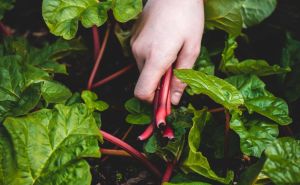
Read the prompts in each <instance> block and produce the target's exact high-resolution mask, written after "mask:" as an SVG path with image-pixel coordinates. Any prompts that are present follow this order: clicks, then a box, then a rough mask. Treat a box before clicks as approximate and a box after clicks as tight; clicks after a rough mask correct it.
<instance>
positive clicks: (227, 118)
mask: <svg viewBox="0 0 300 185" xmlns="http://www.w3.org/2000/svg"><path fill="white" fill-rule="evenodd" d="M229 129H230V114H229V111H228V110H227V109H225V132H224V160H225V169H226V170H227V167H228V166H227V165H228V163H227V162H228V151H229Z"/></svg>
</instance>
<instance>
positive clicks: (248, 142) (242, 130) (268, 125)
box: [230, 114, 279, 157]
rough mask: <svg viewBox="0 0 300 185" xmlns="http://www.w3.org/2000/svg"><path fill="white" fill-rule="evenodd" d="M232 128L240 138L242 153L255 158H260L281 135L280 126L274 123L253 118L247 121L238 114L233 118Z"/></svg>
mask: <svg viewBox="0 0 300 185" xmlns="http://www.w3.org/2000/svg"><path fill="white" fill-rule="evenodd" d="M252 117H253V116H252ZM230 128H231V129H232V130H234V131H235V132H236V133H237V134H238V135H239V136H240V147H241V151H242V152H243V153H244V154H246V155H249V156H254V157H260V156H261V154H262V152H263V151H264V150H265V149H266V148H267V147H268V146H269V145H270V144H271V143H272V142H273V141H274V140H275V139H276V137H277V136H278V134H279V130H278V126H277V125H276V124H274V123H272V122H268V121H265V120H263V119H258V118H257V119H256V118H252V119H251V117H249V119H247V118H244V117H241V116H239V115H238V114H234V115H233V116H232V118H231V120H230Z"/></svg>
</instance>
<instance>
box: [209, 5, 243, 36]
mask: <svg viewBox="0 0 300 185" xmlns="http://www.w3.org/2000/svg"><path fill="white" fill-rule="evenodd" d="M240 9H241V3H240V1H239V0H209V1H207V2H206V3H205V26H206V27H207V28H209V29H214V28H218V29H221V30H224V31H226V32H227V33H229V34H232V35H235V36H237V35H239V34H240V33H241V30H242V24H243V20H242V15H241V10H240Z"/></svg>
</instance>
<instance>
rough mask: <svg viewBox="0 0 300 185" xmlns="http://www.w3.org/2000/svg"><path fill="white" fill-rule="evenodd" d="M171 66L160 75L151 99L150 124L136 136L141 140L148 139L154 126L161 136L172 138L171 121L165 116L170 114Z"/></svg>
mask: <svg viewBox="0 0 300 185" xmlns="http://www.w3.org/2000/svg"><path fill="white" fill-rule="evenodd" d="M172 73H173V70H172V66H171V67H170V68H169V69H168V70H167V72H166V74H165V75H164V76H163V77H162V79H161V82H160V85H159V87H157V89H156V92H155V96H154V100H153V118H152V122H151V123H150V125H149V126H148V127H147V128H146V130H145V131H144V132H143V133H142V134H141V135H140V136H139V137H138V139H139V140H141V141H143V140H146V139H148V138H149V137H150V136H151V135H152V134H153V132H154V130H155V128H158V129H160V130H161V131H162V134H163V137H165V138H168V139H173V138H174V132H173V129H172V126H171V123H167V121H166V120H167V119H166V118H167V117H168V116H169V115H170V114H171V97H170V85H171V78H172Z"/></svg>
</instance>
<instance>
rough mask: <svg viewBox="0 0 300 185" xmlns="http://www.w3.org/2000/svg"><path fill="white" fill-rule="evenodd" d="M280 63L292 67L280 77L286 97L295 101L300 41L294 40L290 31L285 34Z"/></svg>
mask: <svg viewBox="0 0 300 185" xmlns="http://www.w3.org/2000/svg"><path fill="white" fill-rule="evenodd" d="M281 65H283V66H285V67H291V68H292V71H291V72H290V73H288V74H286V75H282V79H283V81H284V89H285V90H284V93H285V97H286V99H287V100H288V101H289V102H293V101H296V100H298V99H299V98H300V81H299V79H300V41H298V40H295V39H294V38H293V37H292V35H291V34H290V33H287V34H286V41H285V46H284V48H283V49H282V54H281Z"/></svg>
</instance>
